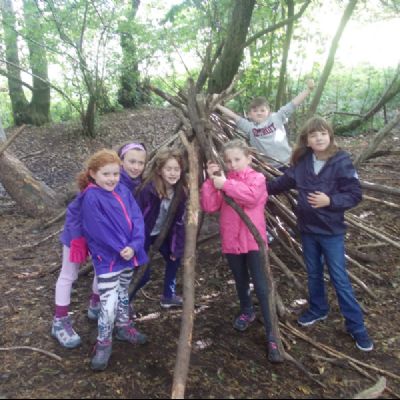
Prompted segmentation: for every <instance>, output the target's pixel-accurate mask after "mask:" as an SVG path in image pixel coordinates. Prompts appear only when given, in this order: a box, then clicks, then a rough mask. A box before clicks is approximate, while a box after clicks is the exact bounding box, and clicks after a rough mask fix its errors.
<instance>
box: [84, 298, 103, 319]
mask: <svg viewBox="0 0 400 400" xmlns="http://www.w3.org/2000/svg"><path fill="white" fill-rule="evenodd" d="M100 309H101V304H100V302H99V301H98V302H97V303H93V302H92V301H90V302H89V308H88V311H87V316H88V318H89V319H90V320H92V321H97V320H98V319H99V314H100Z"/></svg>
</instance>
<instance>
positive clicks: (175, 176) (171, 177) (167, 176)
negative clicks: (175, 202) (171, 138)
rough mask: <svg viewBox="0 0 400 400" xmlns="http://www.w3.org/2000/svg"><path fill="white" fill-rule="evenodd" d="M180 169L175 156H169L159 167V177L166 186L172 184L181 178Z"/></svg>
mask: <svg viewBox="0 0 400 400" xmlns="http://www.w3.org/2000/svg"><path fill="white" fill-rule="evenodd" d="M181 173H182V169H181V166H180V165H179V163H178V161H177V160H176V159H175V158H170V159H169V160H168V161H167V162H166V163H165V164H164V166H163V167H162V168H161V174H160V175H161V178H162V179H163V181H164V182H165V184H166V185H167V186H174V185H175V184H176V183H177V182H178V181H179V179H180V178H181Z"/></svg>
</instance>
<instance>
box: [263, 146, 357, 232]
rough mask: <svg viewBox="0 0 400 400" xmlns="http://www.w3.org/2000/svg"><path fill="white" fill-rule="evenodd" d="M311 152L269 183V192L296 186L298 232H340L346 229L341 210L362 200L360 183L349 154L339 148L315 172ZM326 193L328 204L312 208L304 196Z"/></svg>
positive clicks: (272, 192)
mask: <svg viewBox="0 0 400 400" xmlns="http://www.w3.org/2000/svg"><path fill="white" fill-rule="evenodd" d="M312 154H313V153H312V151H311V150H309V151H308V152H307V153H306V155H305V156H304V157H303V158H302V159H301V160H300V161H299V162H298V164H296V165H294V166H292V167H290V168H288V169H287V170H286V171H285V174H284V175H282V176H280V177H279V178H277V179H274V180H273V181H271V182H269V183H268V193H269V194H272V195H274V194H279V193H281V192H284V191H287V190H290V189H297V191H298V203H297V207H296V215H297V223H298V226H299V230H300V232H304V233H314V234H321V235H339V234H343V233H344V232H345V231H346V224H345V222H344V212H345V211H346V210H348V209H350V208H352V207H355V206H356V205H357V204H358V203H359V202H360V201H361V199H362V193H361V186H360V182H359V180H358V176H357V172H356V170H355V168H354V166H353V163H352V161H351V159H350V156H349V155H348V154H347V153H346V152H344V151H338V152H337V153H336V154H335V155H334V156H332V157H331V158H330V159H329V160H327V162H326V164H325V165H324V167H323V168H322V169H321V171H320V172H319V174H318V175H316V174H315V172H314V167H313V158H312ZM316 191H318V192H323V193H325V194H326V195H327V196H329V198H330V200H331V203H330V205H329V206H328V207H322V208H312V207H311V205H310V204H309V203H308V201H307V196H308V195H309V194H310V193H313V192H316Z"/></svg>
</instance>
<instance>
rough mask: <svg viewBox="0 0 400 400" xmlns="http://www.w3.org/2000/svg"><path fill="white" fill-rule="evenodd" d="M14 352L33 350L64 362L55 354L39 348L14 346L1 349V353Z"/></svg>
mask: <svg viewBox="0 0 400 400" xmlns="http://www.w3.org/2000/svg"><path fill="white" fill-rule="evenodd" d="M14 350H31V351H36V352H38V353H42V354H45V355H46V356H49V357H51V358H54V359H55V360H57V361H62V358H61V357H60V356H58V355H56V354H54V353H50V352H49V351H46V350H42V349H38V348H37V347H30V346H13V347H0V351H14Z"/></svg>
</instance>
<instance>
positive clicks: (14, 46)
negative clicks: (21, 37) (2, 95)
mask: <svg viewBox="0 0 400 400" xmlns="http://www.w3.org/2000/svg"><path fill="white" fill-rule="evenodd" d="M0 8H1V14H2V17H3V29H4V42H5V47H6V51H5V53H6V60H7V61H8V62H9V63H7V74H8V90H9V93H10V99H11V108H12V113H13V118H14V123H15V124H16V125H22V124H23V123H25V122H26V115H27V112H28V107H29V102H28V100H27V99H26V97H25V94H24V91H23V89H22V84H21V81H22V79H21V74H20V70H19V68H18V66H19V65H20V64H19V56H18V43H17V40H18V37H17V33H16V31H15V29H16V28H15V25H16V20H15V12H14V9H13V4H12V1H11V0H0Z"/></svg>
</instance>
